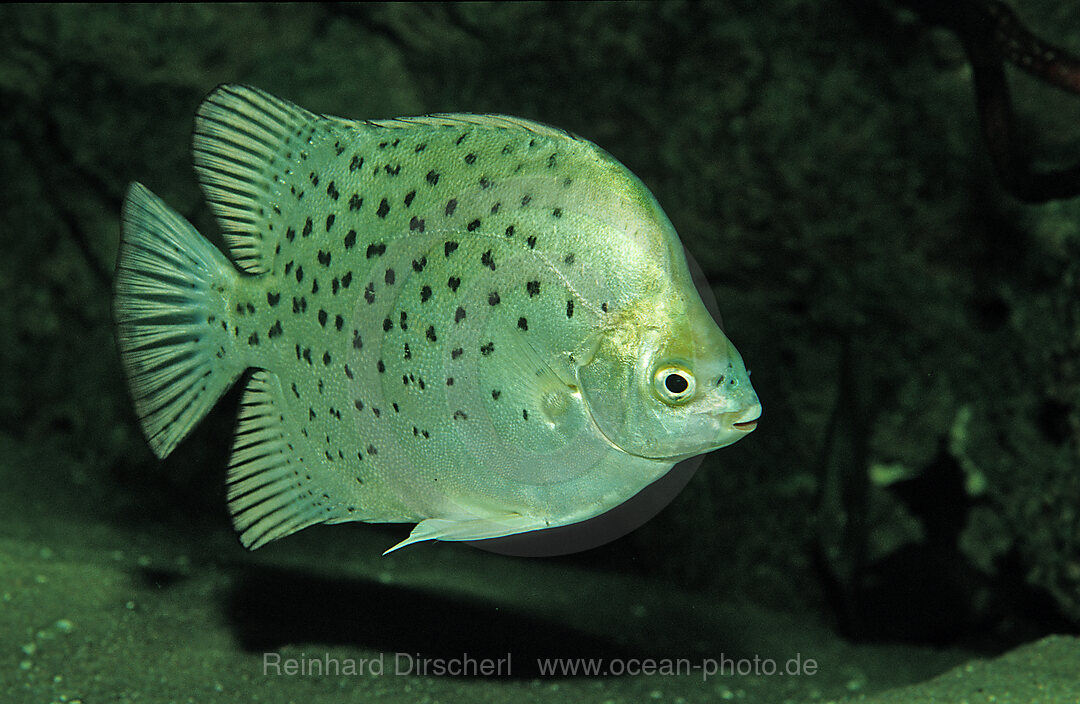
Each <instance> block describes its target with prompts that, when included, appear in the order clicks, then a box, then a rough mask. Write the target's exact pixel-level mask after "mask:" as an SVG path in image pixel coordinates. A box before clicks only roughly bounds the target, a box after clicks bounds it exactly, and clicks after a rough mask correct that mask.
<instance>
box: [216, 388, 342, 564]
mask: <svg viewBox="0 0 1080 704" xmlns="http://www.w3.org/2000/svg"><path fill="white" fill-rule="evenodd" d="M281 399H282V393H281V386H280V384H279V383H278V380H277V377H276V376H274V375H272V374H270V373H269V372H266V371H262V370H259V371H256V372H255V373H254V374H253V375H252V377H251V380H250V381H249V382H248V385H247V389H246V390H245V391H244V397H243V400H242V401H241V405H240V419H239V424H238V425H237V429H236V438H235V440H234V441H233V453H232V460H231V461H230V463H229V475H228V480H227V481H228V498H229V513H230V514H232V519H233V525H234V526H235V527H236V530H237V531H239V532H240V542H242V543H243V544H244V546H245V547H247V548H250V549H252V550H254V549H255V548H258V547H260V546H262V545H265V544H266V543H268V542H270V541H272V540H277V539H278V538H283V537H285V536H286V535H289V534H291V533H295V532H296V531H298V530H300V529H302V528H306V527H308V526H311V525H314V524H316V523H334V522H338V521H340V520H342V517H341V516H339V515H338V513H337V512H336V511H335V510H334V509H333V507H332V506H329V505H327V504H326V503H325V501H324V500H322V499H321V496H322V494H321V492H315V493H314V495H315V496H317V497H319V498H318V499H313V498H312V492H309V487H308V486H307V485H306V484H305V481H309V482H310V481H311V480H310V479H309V477H310V476H311V475H310V474H309V473H307V472H306V471H305V468H304V461H303V458H302V457H301V456H300V454H299V453H298V452H297V451H296V450H295V449H294V448H293V447H292V446H291V445H290V444H289V442H288V440H287V439H286V432H285V419H284V416H283V415H282V414H281V409H282V408H284V404H283V402H282V400H281Z"/></svg>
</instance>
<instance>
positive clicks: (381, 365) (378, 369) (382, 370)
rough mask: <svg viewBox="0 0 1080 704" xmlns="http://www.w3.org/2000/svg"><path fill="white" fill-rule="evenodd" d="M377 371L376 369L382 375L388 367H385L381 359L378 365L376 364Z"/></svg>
mask: <svg viewBox="0 0 1080 704" xmlns="http://www.w3.org/2000/svg"><path fill="white" fill-rule="evenodd" d="M375 369H376V370H377V371H378V372H379V373H380V374H382V373H383V372H385V371H386V365H385V364H383V361H382V360H381V359H380V360H379V361H378V362H376V363H375Z"/></svg>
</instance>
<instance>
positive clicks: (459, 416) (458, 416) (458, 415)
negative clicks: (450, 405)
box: [454, 410, 469, 420]
mask: <svg viewBox="0 0 1080 704" xmlns="http://www.w3.org/2000/svg"><path fill="white" fill-rule="evenodd" d="M468 419H469V416H468V414H467V413H465V411H462V410H457V411H454V420H468Z"/></svg>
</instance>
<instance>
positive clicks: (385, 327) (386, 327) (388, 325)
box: [382, 318, 394, 332]
mask: <svg viewBox="0 0 1080 704" xmlns="http://www.w3.org/2000/svg"><path fill="white" fill-rule="evenodd" d="M392 327H394V323H392V322H391V321H390V318H383V321H382V329H383V332H390V328H392Z"/></svg>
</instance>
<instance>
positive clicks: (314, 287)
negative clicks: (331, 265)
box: [311, 277, 319, 295]
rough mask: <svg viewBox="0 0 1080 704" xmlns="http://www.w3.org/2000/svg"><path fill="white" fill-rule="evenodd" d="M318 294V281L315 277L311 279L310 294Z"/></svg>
mask: <svg viewBox="0 0 1080 704" xmlns="http://www.w3.org/2000/svg"><path fill="white" fill-rule="evenodd" d="M318 292H319V280H318V279H316V278H315V277H311V293H312V295H314V294H316V293H318Z"/></svg>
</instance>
